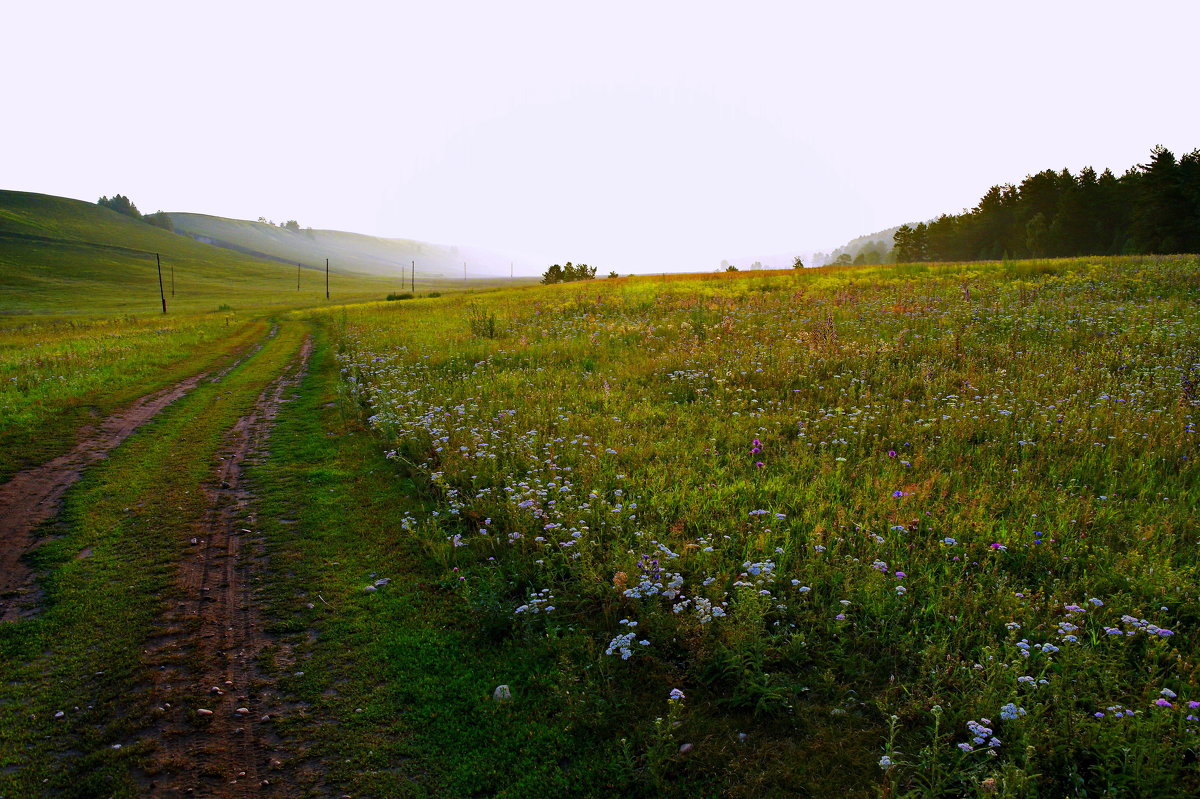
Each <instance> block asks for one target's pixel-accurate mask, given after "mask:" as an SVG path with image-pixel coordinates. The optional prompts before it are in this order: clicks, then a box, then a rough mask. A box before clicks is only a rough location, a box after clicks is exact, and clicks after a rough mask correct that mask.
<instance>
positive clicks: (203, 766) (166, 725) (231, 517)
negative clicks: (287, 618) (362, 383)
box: [142, 337, 312, 799]
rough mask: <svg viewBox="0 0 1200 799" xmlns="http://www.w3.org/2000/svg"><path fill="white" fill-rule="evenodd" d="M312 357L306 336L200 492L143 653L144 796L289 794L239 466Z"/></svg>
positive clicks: (260, 446) (261, 453) (247, 498)
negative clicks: (264, 656) (146, 705)
mask: <svg viewBox="0 0 1200 799" xmlns="http://www.w3.org/2000/svg"><path fill="white" fill-rule="evenodd" d="M311 352H312V342H311V339H310V338H307V337H306V338H305V340H304V341H303V343H302V344H301V346H300V349H299V351H298V353H297V355H296V356H295V357H294V358H293V360H292V361H291V362H290V364H289V365H288V367H287V368H285V369H284V370H283V372H282V373H281V374H280V375H279V376H278V377H277V378H276V379H275V380H274V381H273V382H272V383H271V384H269V385H268V386H267V387H266V388H265V389H264V390H263V391H262V393H261V394H259V396H258V398H257V400H256V401H255V403H254V406H253V408H252V409H251V410H250V412H249V413H247V414H246V415H245V416H243V417H242V418H241V419H239V420H238V422H237V423H236V424H235V425H234V426H233V427H232V428H231V429H230V430H229V432H228V433H227V435H226V440H225V445H224V447H223V448H222V451H221V452H220V455H219V457H220V462H219V466H218V468H217V471H216V474H215V475H214V479H213V481H212V483H211V484H210V485H209V486H207V488H206V495H207V500H208V508H207V511H206V513H205V514H204V516H203V518H202V519H201V521H200V522H199V523H198V524H197V526H196V528H195V530H194V531H193V533H192V536H193V537H192V538H191V539H190V550H189V551H187V552H186V554H185V555H184V558H183V560H182V562H181V563H180V566H179V572H178V585H179V588H180V599H179V601H178V602H177V604H176V605H175V606H174V607H173V608H171V609H169V610H168V612H167V613H166V617H165V619H164V623H163V627H162V628H161V630H160V634H159V636H158V638H157V641H156V642H154V643H152V644H151V647H150V648H149V649H147V652H146V657H147V662H148V665H149V666H150V667H151V673H152V674H153V684H152V686H151V696H152V698H153V700H154V702H156V703H157V707H155V708H154V710H153V712H154V714H155V721H154V722H153V723H152V724H151V725H150V726H149V727H148V728H147V729H145V730H144V731H143V733H142V736H143V737H144V738H148V739H151V740H153V741H154V742H155V745H156V748H155V750H154V752H153V753H152V755H151V757H150V762H148V763H147V765H146V768H145V773H144V774H143V776H142V779H143V784H144V787H145V789H146V792H147V795H149V796H193V797H217V798H218V799H223V798H224V797H246V796H256V797H262V796H268V797H286V796H290V795H291V794H290V793H289V792H288V786H287V785H286V783H285V782H283V780H282V777H284V774H282V773H281V771H280V769H281V767H282V764H283V761H284V760H286V758H285V757H283V756H282V754H281V752H280V748H279V747H280V741H279V739H278V737H277V736H276V735H275V734H274V732H273V728H272V725H273V722H274V716H275V714H276V713H277V710H278V700H277V699H276V692H275V691H274V689H273V686H272V684H271V680H270V678H269V677H267V676H266V675H265V674H263V673H262V672H261V671H260V669H259V667H258V659H259V655H260V653H261V652H262V651H263V649H264V648H265V647H267V646H269V645H271V643H272V641H271V639H270V637H269V636H267V635H266V634H265V633H264V630H263V623H262V618H261V615H260V611H259V607H258V603H257V600H256V597H255V587H254V586H255V580H256V577H257V576H259V574H260V573H261V572H262V569H263V565H264V561H265V554H264V547H263V543H262V540H261V537H260V536H258V535H257V534H256V533H255V532H254V529H253V528H254V524H255V514H254V510H253V506H252V500H253V497H252V495H251V494H250V492H249V490H248V489H247V487H246V485H245V479H244V472H245V469H246V467H247V466H248V465H251V464H253V463H254V462H256V461H257V460H258V459H261V458H263V457H265V455H266V445H267V438H268V435H269V434H270V431H271V428H272V426H273V423H274V419H275V417H276V415H277V413H278V411H279V408H280V406H281V405H282V404H283V403H284V402H285V401H286V400H287V396H288V394H289V393H290V392H292V391H293V390H294V389H295V387H296V386H297V384H298V383H299V381H300V379H301V378H302V377H303V375H304V372H305V369H306V367H307V364H308V359H309V356H310V354H311Z"/></svg>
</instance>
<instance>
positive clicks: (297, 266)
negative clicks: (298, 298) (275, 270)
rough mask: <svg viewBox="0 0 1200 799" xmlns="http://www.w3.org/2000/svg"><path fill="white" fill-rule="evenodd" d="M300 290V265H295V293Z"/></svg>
mask: <svg viewBox="0 0 1200 799" xmlns="http://www.w3.org/2000/svg"><path fill="white" fill-rule="evenodd" d="M299 290H300V264H296V291H299Z"/></svg>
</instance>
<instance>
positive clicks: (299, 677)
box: [252, 336, 665, 797]
mask: <svg viewBox="0 0 1200 799" xmlns="http://www.w3.org/2000/svg"><path fill="white" fill-rule="evenodd" d="M336 391H337V371H336V368H335V365H334V363H333V361H332V358H331V356H330V352H329V345H328V342H327V340H326V338H325V337H324V336H322V337H321V338H320V340H319V344H318V348H317V350H316V353H315V355H314V359H313V361H312V369H311V371H310V374H309V376H308V377H307V379H306V380H305V382H304V384H303V387H302V390H301V394H300V397H299V399H298V400H296V401H295V402H293V403H289V404H288V405H287V406H286V408H285V410H284V411H283V412H282V413H281V415H280V417H279V419H278V423H277V426H276V429H275V433H274V436H273V439H272V457H271V459H270V460H269V462H267V463H266V464H265V465H261V466H258V467H256V468H255V469H254V470H253V471H252V476H253V478H254V481H255V483H256V486H257V489H256V490H257V492H258V494H259V496H260V503H261V504H260V514H259V515H260V524H261V525H262V527H263V530H264V532H265V533H266V534H267V535H268V536H269V542H270V543H269V548H270V560H271V562H272V564H273V565H274V572H273V574H272V575H271V577H270V579H269V580H267V581H266V583H267V585H268V588H266V589H264V599H265V600H266V602H267V606H268V608H269V611H270V613H271V615H272V616H273V617H274V618H275V619H276V622H275V627H274V631H275V632H276V633H278V634H279V635H280V646H279V648H278V650H277V651H276V652H274V653H272V654H271V656H270V657H269V658H267V660H268V663H267V664H266V665H267V666H268V668H272V669H274V670H275V672H276V674H277V676H278V679H279V681H280V685H281V686H282V687H283V689H284V691H285V693H286V694H288V695H289V696H290V698H291V699H292V700H293V701H295V702H297V703H299V705H300V706H301V707H302V708H303V713H297V714H295V715H293V716H292V717H291V718H290V719H289V720H287V721H285V722H283V723H282V729H283V730H284V732H285V735H286V737H287V739H288V740H289V741H290V742H291V745H292V746H293V747H294V749H295V751H294V764H293V765H295V766H296V768H297V769H299V771H300V772H301V776H300V777H298V779H305V778H304V776H303V772H304V771H305V769H308V770H309V771H310V772H311V773H309V775H308V777H307V784H308V787H309V788H310V790H311V791H312V792H313V794H312V795H322V796H323V795H327V793H326V791H328V790H333V789H334V788H336V791H338V792H344V793H348V794H351V795H354V796H373V797H399V796H405V797H407V796H413V797H417V796H439V797H458V796H464V797H465V796H505V797H540V796H565V795H574V796H583V795H598V794H599V793H600V792H602V791H603V790H604V786H609V787H612V788H616V787H620V786H622V785H627V784H628V782H629V778H630V773H629V771H628V769H627V768H626V767H625V765H624V763H625V759H624V756H623V755H622V751H621V747H620V744H619V742H618V740H617V739H616V737H615V736H613V735H611V734H608V733H611V730H606V729H602V728H603V727H604V725H606V724H607V723H608V721H606V719H610V718H611V713H609V712H607V710H606V707H605V706H607V703H608V702H609V700H608V699H606V698H600V697H599V695H595V694H594V695H593V698H591V699H589V698H588V695H587V693H586V690H585V689H586V683H585V681H586V680H590V679H591V677H590V676H588V675H581V674H576V673H573V672H561V671H559V670H557V668H556V667H557V662H556V660H555V657H556V656H555V651H556V646H554V645H552V644H553V643H554V642H553V641H551V639H550V638H548V637H547V636H546V634H545V632H544V631H531V634H530V635H529V636H528V637H526V638H523V639H521V640H519V641H513V642H511V643H508V644H497V643H495V642H490V641H488V640H487V639H486V638H485V637H483V636H482V635H481V629H480V626H479V623H478V622H479V620H478V619H477V618H474V617H473V616H471V615H470V614H468V613H467V612H465V611H464V608H463V605H462V602H461V600H460V599H459V598H458V596H457V594H458V593H459V591H460V589H459V587H458V586H457V585H456V583H457V581H456V580H454V579H453V578H451V579H445V578H444V571H443V570H442V569H441V567H440V566H439V565H438V564H437V563H436V562H434V561H431V560H430V556H429V554H428V550H427V548H426V547H425V546H424V544H422V543H421V542H420V541H418V540H415V539H414V538H413V537H412V536H411V535H410V534H409V533H407V532H406V531H405V528H406V527H408V526H410V525H411V522H412V516H413V514H415V513H421V512H426V511H427V510H428V508H429V506H428V505H427V504H426V501H425V500H423V499H420V498H418V497H417V496H416V493H415V491H414V487H413V485H412V484H411V483H409V482H408V481H407V480H405V479H403V478H401V477H400V476H398V474H397V470H396V468H395V465H394V464H393V463H391V462H389V461H388V460H387V459H385V458H384V457H383V456H382V454H381V453H380V452H379V447H378V446H377V445H376V443H375V442H374V440H373V439H372V438H371V437H370V436H369V435H368V434H367V433H366V432H365V431H364V430H363V429H362V427H361V424H360V422H359V421H358V420H357V419H356V418H354V417H353V415H351V416H347V415H346V414H345V413H344V412H343V406H340V405H338V404H337V402H336V400H337V394H336ZM383 578H387V579H389V580H390V582H388V583H387V584H386V585H383V586H381V587H380V588H378V590H375V591H366V590H364V589H365V587H366V586H367V585H372V584H374V583H375V582H376V581H377V580H380V579H383ZM554 635H555V638H558V639H563V638H568V639H569V638H570V637H571V636H572V635H573V634H572V632H571V631H570V630H560V631H557V632H556V633H555V634H554ZM564 683H565V684H567V685H569V686H571V687H572V688H573V689H576V690H577V693H578V695H577V696H576V698H575V699H574V700H573V701H572V702H568V703H567V704H565V705H564V704H562V703H561V702H560V701H559V697H560V696H561V692H560V691H559V690H558V689H559V688H561V686H562V684H564ZM501 684H508V685H510V686H511V690H512V694H513V701H511V702H505V703H497V702H495V701H493V699H492V694H493V691H494V689H495V688H496V687H497V686H498V685H501ZM664 699H665V697H664ZM664 704H665V703H664Z"/></svg>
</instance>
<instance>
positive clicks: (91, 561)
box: [0, 324, 303, 797]
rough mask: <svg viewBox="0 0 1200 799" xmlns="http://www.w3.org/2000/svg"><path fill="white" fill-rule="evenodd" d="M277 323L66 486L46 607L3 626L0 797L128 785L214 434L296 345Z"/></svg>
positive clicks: (48, 550)
mask: <svg viewBox="0 0 1200 799" xmlns="http://www.w3.org/2000/svg"><path fill="white" fill-rule="evenodd" d="M302 334H303V326H301V325H295V324H285V325H283V326H281V329H280V332H279V334H278V335H277V336H275V337H274V338H271V339H269V340H268V342H267V344H266V345H265V346H264V348H263V349H262V350H261V351H260V352H258V353H257V354H256V355H254V356H253V357H251V358H249V359H248V360H247V361H246V362H245V363H243V364H242V365H241V366H239V367H238V368H236V369H235V370H233V371H232V372H230V373H229V374H228V375H226V376H225V377H224V379H223V380H222V381H221V382H219V383H205V384H201V385H200V386H199V387H197V388H196V389H195V390H194V391H193V392H192V393H191V394H189V395H188V396H187V397H184V398H183V399H181V400H180V401H178V402H177V403H175V404H174V405H172V406H170V407H169V408H167V409H166V410H165V411H164V412H163V413H162V414H160V415H159V417H158V418H157V419H155V420H154V421H153V422H151V423H149V424H148V425H146V426H145V427H143V428H142V429H141V430H139V431H138V432H137V433H136V434H134V435H133V436H131V437H130V438H129V439H128V440H127V441H126V442H125V443H124V444H123V445H122V446H121V447H119V448H118V449H117V450H116V451H115V452H114V453H113V454H112V455H111V456H110V457H109V458H108V459H107V460H106V461H105V462H104V463H103V464H101V465H100V466H98V467H96V468H94V469H93V470H91V471H90V472H88V473H87V474H85V476H84V478H83V480H81V481H80V483H78V484H77V485H76V486H75V487H74V488H73V489H72V490H71V491H70V492H69V494H68V497H67V502H66V508H65V510H64V512H63V514H62V516H61V518H60V519H59V520H58V521H57V522H56V523H54V525H52V526H51V529H49V530H47V532H49V533H54V534H55V535H56V536H57V537H56V538H53V539H51V540H48V541H47V543H45V544H44V545H43V546H41V547H40V548H39V549H38V550H37V551H36V552H35V553H34V554H33V557H32V559H33V562H34V565H35V567H36V568H37V570H38V571H39V572H40V573H41V574H42V575H43V579H42V582H41V585H42V588H43V590H44V604H43V612H42V613H41V614H39V615H37V616H35V617H33V618H30V619H26V620H23V621H19V622H15V623H12V624H8V625H3V626H0V674H3V675H4V679H3V681H0V795H3V796H21V797H26V796H30V797H32V796H43V795H44V796H80V797H83V796H88V797H91V796H116V797H125V796H129V797H131V796H137V795H139V793H140V791H139V789H138V787H137V786H136V784H135V783H134V781H133V778H132V777H131V776H130V775H131V773H132V770H133V768H134V766H136V765H137V763H138V762H139V761H140V759H141V758H142V756H143V755H144V754H145V752H146V750H147V749H148V747H150V746H152V745H153V743H152V742H149V741H146V740H143V739H142V738H141V736H140V735H139V732H140V730H142V729H143V727H144V725H145V723H146V721H147V719H148V718H149V713H150V708H148V707H146V706H145V705H144V703H145V702H146V701H147V687H148V683H147V680H146V670H147V669H149V668H154V667H155V664H153V663H148V662H147V660H146V653H145V652H144V644H143V642H145V641H146V640H147V639H148V637H149V636H150V635H151V634H152V632H153V631H154V630H155V625H156V621H157V619H158V618H159V617H160V616H161V614H162V612H163V609H164V608H165V607H167V606H168V605H169V604H170V602H171V600H172V599H173V598H174V597H175V592H176V589H175V566H174V564H175V563H176V562H177V561H178V559H179V557H180V555H181V551H182V547H183V546H184V544H185V542H186V540H187V536H188V535H190V534H191V532H190V531H191V530H192V529H193V527H192V526H193V525H194V523H195V522H196V520H197V519H199V518H201V517H202V515H203V513H204V511H205V507H206V500H205V496H204V493H203V491H202V486H203V485H204V484H205V482H206V481H208V480H210V479H211V477H212V474H213V473H214V469H215V458H216V453H217V452H218V451H219V450H220V448H221V446H222V442H223V437H224V435H225V432H226V431H227V430H228V429H229V428H230V426H232V425H233V424H234V422H236V420H237V419H238V418H239V417H240V416H242V415H244V414H245V413H246V412H247V410H248V409H249V408H250V407H251V406H252V404H253V403H254V401H255V399H256V397H257V396H258V394H259V392H260V391H261V390H262V388H263V387H264V386H265V385H266V384H267V383H268V382H269V381H270V380H271V379H272V378H274V377H275V375H277V374H278V373H279V371H280V370H281V369H282V368H283V366H284V365H285V364H286V363H287V361H288V360H289V359H290V358H291V357H292V355H293V354H294V353H295V351H296V349H297V347H298V346H299V343H300V340H301V337H302Z"/></svg>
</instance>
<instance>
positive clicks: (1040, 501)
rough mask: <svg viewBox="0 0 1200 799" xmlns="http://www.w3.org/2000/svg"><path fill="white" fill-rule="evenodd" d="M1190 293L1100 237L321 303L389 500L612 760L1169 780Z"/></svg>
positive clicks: (906, 786)
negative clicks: (830, 265)
mask: <svg viewBox="0 0 1200 799" xmlns="http://www.w3.org/2000/svg"><path fill="white" fill-rule="evenodd" d="M1198 298H1200V261H1197V260H1196V259H1195V258H1194V257H1162V258H1134V259H1129V258H1124V259H1122V258H1105V259H1100V258H1096V259H1081V260H1055V261H1023V262H1013V263H1010V262H1004V263H973V264H961V265H959V264H930V265H901V266H896V267H871V268H852V269H821V270H803V271H798V272H786V273H784V272H774V273H766V272H764V273H751V274H745V273H741V274H736V275H725V274H721V275H708V276H686V277H683V276H681V277H678V278H663V279H646V278H622V279H610V280H600V281H591V282H586V283H580V284H571V285H565V286H554V287H544V288H536V289H520V290H514V291H496V292H490V293H484V294H476V295H469V296H468V295H458V296H447V297H442V298H438V299H418V300H413V301H410V302H405V303H391V304H387V305H384V304H376V305H371V306H360V307H352V308H347V309H339V310H336V311H332V312H328V313H326V312H321V313H320V314H319V319H320V321H321V323H322V324H323V326H325V327H326V328H327V330H328V331H329V334H330V336H331V346H332V347H333V348H334V349H335V350H336V351H337V358H338V362H339V365H340V368H341V372H342V392H343V395H344V397H345V401H346V402H347V403H349V404H350V406H351V407H352V408H353V409H354V413H357V414H361V416H362V418H363V419H364V420H365V423H366V424H367V425H368V426H369V427H370V429H371V430H372V431H373V434H374V436H375V437H376V439H377V447H378V448H379V449H380V450H381V451H383V452H384V453H385V454H386V457H387V458H388V459H389V460H390V462H391V463H392V465H393V468H394V469H395V470H397V472H398V474H399V475H400V476H402V477H404V478H406V479H407V480H409V481H411V490H413V491H415V492H417V494H418V495H419V496H420V497H421V498H423V499H424V501H425V503H426V504H425V505H424V506H423V508H418V509H416V510H413V511H412V512H406V513H405V515H404V516H403V518H402V519H401V520H400V522H399V524H400V527H401V529H400V530H396V531H393V533H392V534H393V535H395V536H397V537H398V538H399V539H400V540H401V541H403V542H404V544H405V546H408V547H410V548H411V547H416V549H417V551H419V552H421V553H423V556H424V557H425V558H427V563H428V564H430V568H431V569H432V570H433V571H432V572H431V574H432V576H431V578H430V579H431V580H434V581H435V582H436V585H437V586H439V587H440V589H441V590H444V591H448V592H451V593H453V594H454V595H455V596H457V597H458V601H459V602H460V603H461V607H462V609H463V610H464V612H465V613H466V614H467V618H469V619H470V623H471V625H472V627H473V629H474V636H475V646H476V647H477V648H478V651H479V652H480V653H481V655H480V656H481V657H483V656H484V655H483V654H482V653H487V652H518V651H523V652H533V653H536V655H535V657H536V659H537V662H538V663H540V664H541V666H540V667H539V668H537V669H534V670H533V671H532V672H530V673H528V674H527V675H525V678H523V679H522V680H514V681H512V683H511V684H510V685H509V689H508V690H509V691H510V692H511V694H512V696H513V700H512V701H513V703H514V706H518V707H519V706H520V705H521V703H522V702H527V703H534V704H536V706H538V707H555V708H557V709H558V711H557V712H559V713H561V714H562V715H563V717H564V718H566V719H568V720H569V723H568V728H574V729H575V730H577V731H583V732H580V733H578V734H583V735H585V736H586V737H589V738H590V740H592V741H594V755H593V756H594V757H596V758H600V759H605V760H607V761H608V762H611V763H614V764H617V768H618V771H620V772H621V773H622V774H623V775H624V777H622V778H621V779H624V780H626V782H625V783H624V785H625V787H627V788H630V789H636V791H641V792H645V793H646V794H649V795H655V794H671V795H685V794H687V795H697V794H698V795H730V796H762V795H783V794H790V793H791V792H792V791H799V792H800V793H801V794H808V795H849V794H859V795H873V794H878V795H884V796H895V795H919V796H971V795H999V796H1034V795H1044V796H1068V795H1070V796H1097V795H1106V796H1109V795H1111V796H1117V795H1121V796H1137V795H1142V796H1191V795H1195V794H1196V793H1197V792H1200V774H1198V772H1197V765H1196V750H1197V740H1198V739H1197V734H1198V733H1197V730H1200V685H1198V684H1197V677H1198V675H1197V658H1196V655H1195V653H1196V652H1197V645H1198V643H1200V641H1198V640H1197V631H1196V622H1197V621H1198V620H1200V604H1198V602H1197V581H1196V576H1197V571H1196V570H1197V544H1200V541H1198V540H1197V533H1196V526H1195V512H1194V509H1195V507H1196V506H1197V503H1198V502H1200V492H1198V491H1197V481H1196V469H1195V466H1194V461H1195V458H1196V453H1197V448H1196V443H1195V442H1196V438H1195V423H1196V414H1197V406H1198V404H1200V392H1198V390H1197V380H1198V379H1200V311H1198V306H1197V302H1196V301H1197V299H1198ZM302 315H304V316H307V317H309V318H313V317H314V314H312V313H310V312H305V313H303V314H302ZM399 501H400V498H399V497H397V502H399ZM547 757H553V753H547Z"/></svg>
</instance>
